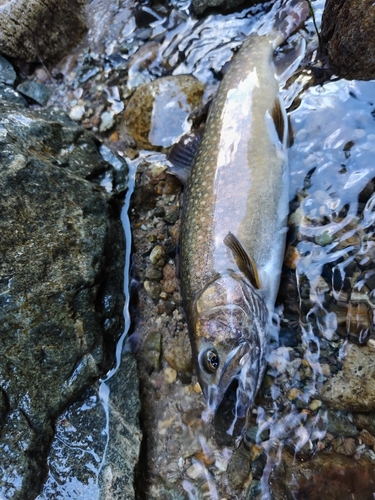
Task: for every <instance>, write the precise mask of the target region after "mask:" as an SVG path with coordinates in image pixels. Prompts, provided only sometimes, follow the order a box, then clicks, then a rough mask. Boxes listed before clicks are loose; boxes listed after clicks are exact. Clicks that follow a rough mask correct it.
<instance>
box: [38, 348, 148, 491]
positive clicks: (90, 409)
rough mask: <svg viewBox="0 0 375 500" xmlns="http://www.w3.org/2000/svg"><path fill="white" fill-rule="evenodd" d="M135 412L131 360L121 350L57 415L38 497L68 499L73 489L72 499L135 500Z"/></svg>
mask: <svg viewBox="0 0 375 500" xmlns="http://www.w3.org/2000/svg"><path fill="white" fill-rule="evenodd" d="M139 411H140V402H139V395H138V377H137V370H136V366H135V361H134V359H133V358H132V357H131V355H130V354H128V353H125V354H123V356H122V361H121V365H120V367H119V369H118V370H117V371H116V372H115V374H114V375H113V376H112V377H111V378H110V379H109V380H107V381H106V382H101V383H96V384H95V385H94V386H92V387H90V388H89V389H87V390H86V391H85V392H84V393H83V395H82V396H81V397H79V398H78V399H77V400H76V401H75V402H74V403H72V404H71V405H70V406H69V407H68V409H67V410H66V411H65V412H64V413H63V414H62V415H61V416H60V417H59V418H58V420H57V422H56V436H55V439H54V441H53V442H52V446H51V450H50V453H49V457H48V467H49V474H48V478H47V481H46V483H45V485H44V488H43V491H42V493H41V494H40V495H38V497H37V499H38V500H50V499H51V498H70V497H71V492H72V488H73V487H74V494H75V495H76V498H88V495H89V494H90V498H91V497H92V498H99V497H100V498H102V499H103V500H109V499H111V500H112V499H114V500H116V499H120V498H127V499H129V500H134V498H135V495H134V488H133V482H134V466H135V464H136V463H137V461H138V456H139V448H140V440H141V431H140V429H139V422H138V413H139ZM107 419H109V420H107ZM108 430H109V435H110V440H109V442H108V443H107V431H108ZM82 456H84V457H85V459H84V460H82ZM99 468H100V474H99V481H98V469H99ZM67 470H68V471H69V474H68V475H67ZM73 485H74V486H73Z"/></svg>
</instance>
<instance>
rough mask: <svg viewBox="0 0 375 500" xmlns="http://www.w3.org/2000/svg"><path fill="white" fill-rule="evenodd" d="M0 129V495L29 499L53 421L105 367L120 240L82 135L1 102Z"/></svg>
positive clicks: (43, 114)
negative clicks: (0, 390)
mask: <svg viewBox="0 0 375 500" xmlns="http://www.w3.org/2000/svg"><path fill="white" fill-rule="evenodd" d="M0 123H1V124H2V125H1V130H0V143H1V144H0V149H1V152H2V154H1V158H0V187H1V192H2V196H1V200H0V231H1V239H0V252H1V255H2V258H1V263H0V305H1V307H0V321H1V324H2V328H1V342H0V383H1V389H2V403H1V404H0V417H1V421H0V432H1V434H0V456H1V462H0V468H1V475H0V492H1V495H0V496H2V498H5V499H7V498H12V499H15V500H17V499H33V498H35V495H36V494H37V493H38V490H39V489H40V487H41V483H42V481H43V479H44V477H45V474H46V458H47V453H48V449H49V446H50V443H51V440H52V438H53V426H54V422H55V419H56V418H57V417H58V415H59V414H60V413H61V412H62V411H63V410H64V408H65V407H66V406H67V405H68V404H69V403H70V402H71V401H72V400H73V399H74V398H75V397H76V396H77V395H78V394H80V393H81V392H82V391H83V390H84V389H85V388H86V387H87V386H88V385H90V384H91V383H92V382H93V381H95V380H96V379H98V377H100V376H101V375H102V374H103V373H104V372H105V371H106V370H108V369H109V367H110V366H111V364H112V362H113V357H114V349H113V347H114V342H115V340H116V338H117V336H118V334H119V333H120V332H121V331H122V328H123V305H124V297H123V269H122V267H123V265H122V262H123V255H124V236H123V229H122V226H121V223H120V220H119V213H118V209H117V208H116V205H115V204H113V203H112V202H111V199H110V195H109V194H107V193H106V191H105V190H104V189H103V188H102V187H101V186H100V175H101V174H103V173H104V172H106V171H107V172H111V170H112V167H111V166H110V165H109V164H108V163H106V162H105V161H104V160H103V158H102V157H101V155H100V153H99V151H98V148H97V144H96V142H95V140H94V138H93V136H92V135H91V134H89V133H88V132H85V131H84V130H83V129H81V128H79V127H77V126H76V125H75V124H74V123H73V122H71V120H70V119H69V118H68V117H67V116H66V115H64V114H62V113H57V112H54V111H53V110H31V109H27V108H22V107H20V106H17V105H13V104H7V103H5V102H3V101H0ZM87 178H90V179H92V180H91V181H89V180H87Z"/></svg>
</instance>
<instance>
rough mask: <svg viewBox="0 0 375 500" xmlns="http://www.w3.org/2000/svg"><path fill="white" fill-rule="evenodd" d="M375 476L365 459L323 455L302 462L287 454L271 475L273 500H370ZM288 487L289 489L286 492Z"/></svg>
mask: <svg viewBox="0 0 375 500" xmlns="http://www.w3.org/2000/svg"><path fill="white" fill-rule="evenodd" d="M373 473H374V465H373V463H371V461H369V460H367V459H364V458H360V459H358V460H353V459H350V458H347V457H344V456H342V455H338V454H335V453H332V454H327V453H322V454H320V455H317V456H316V457H312V458H311V459H306V458H302V457H301V459H299V458H295V457H293V455H288V454H284V456H283V462H282V464H281V465H280V467H279V468H278V469H277V471H275V472H274V473H272V474H271V484H272V485H273V486H272V498H274V499H275V500H281V499H284V498H295V499H298V500H303V499H309V500H318V499H320V498H324V499H326V500H341V499H343V498H352V499H353V500H370V499H371V498H372V497H373V491H374V488H375V481H374V479H373ZM285 476H286V477H285ZM285 484H289V485H291V487H290V489H287V490H286V489H284V488H283V485H285Z"/></svg>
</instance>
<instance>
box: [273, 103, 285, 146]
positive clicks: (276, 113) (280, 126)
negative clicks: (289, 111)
mask: <svg viewBox="0 0 375 500" xmlns="http://www.w3.org/2000/svg"><path fill="white" fill-rule="evenodd" d="M271 116H272V119H273V122H274V124H275V128H276V132H277V135H278V136H279V139H280V142H281V143H282V142H284V128H285V120H284V114H283V111H282V109H281V104H280V99H279V98H278V97H277V98H276V99H275V102H274V103H273V108H272V112H271Z"/></svg>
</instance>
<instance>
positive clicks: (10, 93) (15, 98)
mask: <svg viewBox="0 0 375 500" xmlns="http://www.w3.org/2000/svg"><path fill="white" fill-rule="evenodd" d="M0 100H4V101H7V102H13V103H15V104H18V105H20V106H27V102H26V100H25V99H24V98H23V97H22V96H21V94H19V93H18V92H17V91H16V90H14V89H13V88H12V87H9V85H5V84H2V83H0Z"/></svg>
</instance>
